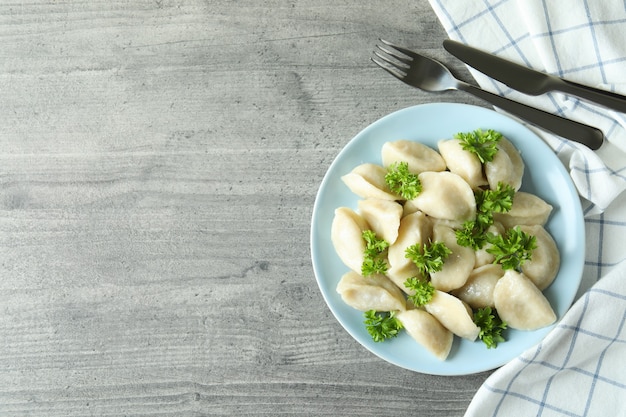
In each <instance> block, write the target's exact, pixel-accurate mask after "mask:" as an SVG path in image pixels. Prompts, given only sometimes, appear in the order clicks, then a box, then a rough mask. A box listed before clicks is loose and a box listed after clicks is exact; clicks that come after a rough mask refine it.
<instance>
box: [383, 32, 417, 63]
mask: <svg viewBox="0 0 626 417" xmlns="http://www.w3.org/2000/svg"><path fill="white" fill-rule="evenodd" d="M378 40H379V41H381V42H382V43H383V44H384V45H386V46H388V47H389V48H393V49H395V50H396V51H397V52H401V53H402V54H404V55H406V56H408V57H410V58H412V59H416V58H418V57H419V55H418V54H416V53H415V52H413V51H411V50H410V49H406V48H403V47H401V46H398V45H394V44H393V43H391V42H389V41H386V40H384V39H381V38H378ZM377 46H378V45H377ZM378 47H379V48H380V49H381V50H383V51H384V52H386V53H388V54H389V55H392V56H394V58H398V59H400V58H399V57H397V56H396V55H397V52H396V53H395V54H393V53H391V52H389V51H387V50H385V49H383V48H381V47H380V46H378ZM404 59H406V58H404ZM409 62H411V60H409Z"/></svg>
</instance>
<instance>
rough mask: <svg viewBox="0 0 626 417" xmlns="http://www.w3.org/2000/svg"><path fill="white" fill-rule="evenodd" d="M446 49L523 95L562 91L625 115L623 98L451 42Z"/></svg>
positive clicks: (444, 45)
mask: <svg viewBox="0 0 626 417" xmlns="http://www.w3.org/2000/svg"><path fill="white" fill-rule="evenodd" d="M443 47H444V48H445V50H446V51H448V52H449V53H451V54H452V55H454V56H455V57H457V58H458V59H460V60H461V61H463V62H465V63H466V64H468V65H469V66H471V67H473V68H475V69H477V70H478V71H480V72H482V73H483V74H486V75H488V76H489V77H491V78H493V79H495V80H498V81H500V82H501V83H503V84H506V85H507V86H509V87H511V88H513V89H515V90H517V91H520V92H522V93H524V94H528V95H532V96H537V95H540V94H545V93H547V92H550V91H560V92H562V93H566V94H570V95H574V96H577V97H579V98H582V99H584V100H588V101H591V102H594V103H596V104H600V105H602V106H605V107H608V108H611V109H613V110H617V111H619V112H623V113H626V97H625V96H623V95H620V94H617V93H613V92H610V91H605V90H601V89H598V88H594V87H589V86H586V85H582V84H578V83H575V82H572V81H568V80H565V79H563V78H559V77H557V76H554V75H550V74H546V73H544V72H540V71H536V70H533V69H531V68H528V67H525V66H523V65H520V64H517V63H515V62H511V61H509V60H506V59H504V58H500V57H498V56H496V55H493V54H490V53H488V52H485V51H482V50H480V49H477V48H474V47H472V46H469V45H466V44H463V43H461V42H456V41H453V40H451V39H446V40H445V41H443Z"/></svg>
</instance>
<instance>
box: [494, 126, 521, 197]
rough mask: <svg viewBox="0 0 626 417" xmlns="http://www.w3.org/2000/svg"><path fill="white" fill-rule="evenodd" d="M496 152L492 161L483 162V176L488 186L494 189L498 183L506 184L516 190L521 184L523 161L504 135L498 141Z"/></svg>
mask: <svg viewBox="0 0 626 417" xmlns="http://www.w3.org/2000/svg"><path fill="white" fill-rule="evenodd" d="M497 147H498V152H497V153H496V155H495V156H494V158H493V160H492V161H489V162H485V176H486V177H487V182H488V183H489V188H491V189H492V190H495V189H496V188H498V183H500V182H502V183H504V184H508V185H510V186H511V187H513V189H515V190H516V191H517V190H519V188H520V187H521V186H522V177H523V176H524V161H523V159H522V156H521V155H520V153H519V151H518V150H517V148H516V147H515V146H514V145H513V144H512V143H511V142H509V141H508V139H506V138H505V137H502V138H500V140H499V141H498V145H497Z"/></svg>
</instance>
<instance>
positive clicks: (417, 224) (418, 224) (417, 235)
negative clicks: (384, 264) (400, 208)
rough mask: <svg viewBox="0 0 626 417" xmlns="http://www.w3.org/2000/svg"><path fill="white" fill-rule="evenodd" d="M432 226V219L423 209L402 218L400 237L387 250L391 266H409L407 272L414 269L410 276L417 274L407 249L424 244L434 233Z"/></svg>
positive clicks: (394, 267)
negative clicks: (407, 255)
mask: <svg viewBox="0 0 626 417" xmlns="http://www.w3.org/2000/svg"><path fill="white" fill-rule="evenodd" d="M432 227H433V226H432V223H431V220H430V219H429V218H428V217H426V215H425V214H424V213H422V212H421V211H418V212H415V213H412V214H409V215H408V216H405V217H403V218H402V220H400V227H399V229H398V238H397V239H396V241H395V243H394V244H393V245H390V246H389V250H388V252H387V258H388V259H389V266H390V268H393V269H395V270H400V269H403V268H408V270H407V273H409V271H413V273H412V274H411V275H410V276H415V275H417V273H418V269H417V267H416V266H415V264H414V263H413V261H411V260H410V259H408V258H407V257H406V249H407V248H408V247H409V246H412V245H415V244H419V245H423V244H424V243H426V242H428V239H429V238H430V237H431V235H432ZM411 268H412V269H411ZM410 276H409V277H410Z"/></svg>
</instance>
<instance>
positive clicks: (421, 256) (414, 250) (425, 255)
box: [404, 242, 452, 275]
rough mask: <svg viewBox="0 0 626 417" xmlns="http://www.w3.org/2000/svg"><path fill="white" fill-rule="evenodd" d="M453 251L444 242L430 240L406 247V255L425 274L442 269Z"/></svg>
mask: <svg viewBox="0 0 626 417" xmlns="http://www.w3.org/2000/svg"><path fill="white" fill-rule="evenodd" d="M451 253H452V251H451V250H450V249H449V248H448V247H447V246H446V244H445V243H443V242H434V243H433V242H430V243H428V244H426V243H424V244H423V245H420V244H419V243H416V244H415V245H412V246H409V247H408V248H406V250H405V253H404V256H405V257H406V258H408V259H410V260H412V261H413V262H414V263H415V265H416V266H417V269H418V270H419V271H420V272H421V273H422V274H423V275H426V274H430V273H433V272H437V271H441V268H443V262H444V261H445V260H446V258H447V257H448V256H450V254H451Z"/></svg>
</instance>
